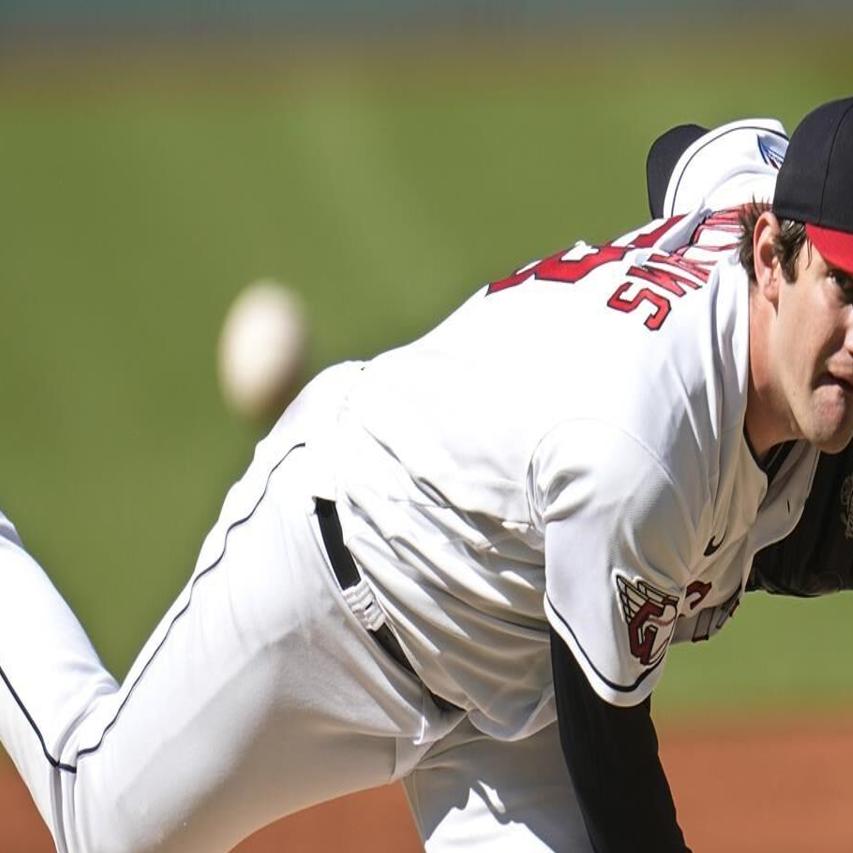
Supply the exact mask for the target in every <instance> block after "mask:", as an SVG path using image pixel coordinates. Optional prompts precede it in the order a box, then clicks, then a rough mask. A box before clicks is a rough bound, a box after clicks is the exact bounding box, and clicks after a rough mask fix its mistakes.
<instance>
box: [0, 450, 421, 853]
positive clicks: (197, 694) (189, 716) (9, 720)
mask: <svg viewBox="0 0 853 853" xmlns="http://www.w3.org/2000/svg"><path fill="white" fill-rule="evenodd" d="M310 470H311V462H310V452H309V451H307V450H305V449H302V448H299V447H297V448H296V449H291V448H290V447H284V446H283V444H282V439H281V437H279V438H276V437H275V435H274V436H273V437H272V438H269V439H267V440H266V442H264V443H262V444H261V445H260V446H259V451H258V454H257V455H256V458H255V461H254V462H253V464H252V466H251V467H250V468H249V470H248V472H247V474H246V475H245V477H244V478H243V479H242V480H241V481H240V482H239V483H238V484H237V485H236V486H234V488H233V489H232V490H231V492H229V495H228V497H227V499H226V501H225V505H224V508H223V511H222V515H221V517H220V519H219V521H218V522H217V524H216V526H215V527H214V529H213V530H212V531H211V533H210V535H209V536H208V537H207V539H206V541H205V543H204V545H203V547H202V550H201V555H200V557H199V561H198V564H197V566H196V569H195V572H194V573H193V575H192V578H191V579H190V582H189V583H188V584H187V586H186V587H185V589H184V590H183V591H182V593H181V594H180V596H179V597H178V599H177V601H175V603H174V604H173V605H172V607H171V608H170V609H169V611H168V612H167V613H166V615H165V617H164V618H163V620H162V621H161V623H160V624H159V625H158V627H157V628H156V629H155V631H154V633H153V634H152V636H151V638H150V639H149V640H148V642H147V643H146V645H145V646H144V648H143V650H142V652H141V653H140V655H139V657H138V659H137V660H136V662H135V663H134V664H133V666H132V668H131V670H130V672H129V674H128V676H127V679H126V680H125V682H124V684H123V685H121V686H120V687H119V686H118V685H117V684H116V682H115V681H114V680H113V679H112V677H111V676H110V675H109V674H108V673H107V672H106V671H105V670H104V668H103V667H102V665H101V663H100V661H99V660H98V658H97V655H96V653H95V651H94V649H93V648H92V646H91V644H90V643H89V641H88V639H87V638H86V635H85V633H84V632H83V630H82V628H81V627H80V625H79V623H78V622H77V620H76V619H75V617H74V616H73V614H72V613H71V611H70V610H69V608H68V607H67V605H66V604H65V602H64V601H63V600H62V598H61V597H60V596H59V594H58V593H57V592H56V590H55V589H54V588H53V586H52V585H51V583H50V581H49V580H48V579H47V577H46V576H45V575H44V573H43V572H42V571H41V569H40V568H39V567H38V565H37V564H36V563H35V562H34V561H33V560H32V558H31V557H30V556H29V555H28V554H27V553H26V551H25V550H24V549H23V547H22V545H21V543H20V541H19V540H18V537H17V535H16V533H15V532H14V529H13V528H12V526H11V525H10V524H9V523H8V522H7V521H6V520H5V518H2V521H0V675H2V683H0V737H1V738H2V741H3V744H4V745H5V746H6V748H7V750H8V751H9V753H10V755H11V756H12V758H13V760H14V762H15V764H16V766H17V767H18V769H19V771H20V773H21V775H22V776H23V778H24V780H25V781H26V783H27V784H28V786H29V788H30V791H31V793H32V795H33V798H34V800H35V802H36V804H37V806H38V808H39V811H40V812H41V814H42V816H43V818H44V820H45V821H46V823H47V824H48V827H49V828H50V831H51V832H52V834H53V837H54V840H55V843H56V846H57V849H59V850H60V851H101V850H103V851H107V850H108V851H110V853H116V851H125V850H127V851H134V853H139V851H144V850H153V849H157V850H181V851H200V852H201V851H203V853H212V851H217V850H228V849H230V848H231V847H232V846H233V845H234V844H236V843H237V842H238V841H239V840H240V839H241V838H243V837H245V836H246V835H248V834H249V833H251V832H252V831H254V830H255V829H257V828H258V827H260V826H263V825H265V824H266V823H269V822H270V821H272V820H274V819H275V818H277V817H279V816H281V815H284V814H287V813H290V812H293V811H296V810H298V809H300V808H303V807H305V806H307V805H309V804H311V803H314V802H319V801H321V800H325V799H328V798H331V797H333V796H337V795H339V794H342V793H345V792H348V791H352V790H356V789H360V788H366V787H370V786H373V785H378V784H382V783H385V782H388V781H391V780H393V779H394V778H396V777H398V776H399V775H401V774H402V773H404V772H407V771H408V770H409V769H410V767H411V764H412V763H413V762H414V761H415V760H417V757H418V756H419V754H420V753H422V752H423V751H424V750H425V749H426V748H427V747H426V745H423V744H425V741H426V740H428V734H426V735H425V733H428V731H429V726H430V722H429V720H428V719H425V717H424V713H425V712H424V707H425V706H426V707H427V708H428V706H429V703H428V702H424V700H423V696H422V690H421V688H420V685H418V684H417V683H416V682H415V681H414V679H412V678H411V677H410V676H409V675H408V673H406V672H405V671H404V670H402V669H400V668H399V667H398V666H397V665H396V664H395V663H394V662H393V661H392V660H390V659H389V658H388V657H387V656H386V655H385V653H384V652H383V651H382V649H381V648H380V647H379V646H377V644H376V643H375V642H374V640H373V638H372V637H371V636H370V635H369V634H368V632H367V631H366V630H365V629H364V628H363V627H362V626H361V625H360V624H359V622H358V621H357V620H356V618H355V617H354V616H353V614H352V613H351V612H350V611H349V610H348V609H347V607H346V604H345V602H344V601H343V598H342V597H341V595H340V594H339V590H338V588H337V586H336V585H335V581H334V578H333V576H332V574H331V572H330V570H329V566H328V563H327V558H326V555H325V552H324V551H323V546H322V542H321V539H320V535H319V531H318V528H317V524H316V517H315V515H314V506H313V501H312V499H311V490H310V487H309V485H308V484H307V483H308V480H309V479H310Z"/></svg>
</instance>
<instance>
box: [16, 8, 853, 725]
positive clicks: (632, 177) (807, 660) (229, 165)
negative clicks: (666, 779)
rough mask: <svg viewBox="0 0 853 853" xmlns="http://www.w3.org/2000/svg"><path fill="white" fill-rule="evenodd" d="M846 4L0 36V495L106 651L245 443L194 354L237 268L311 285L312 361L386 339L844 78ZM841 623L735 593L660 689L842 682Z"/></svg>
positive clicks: (811, 686)
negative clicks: (687, 140)
mask: <svg viewBox="0 0 853 853" xmlns="http://www.w3.org/2000/svg"><path fill="white" fill-rule="evenodd" d="M481 5H483V4H481ZM617 5H618V4H617ZM9 8H14V7H12V6H9V7H7V10H8V9H9ZM21 8H23V6H21ZM706 11H707V10H706ZM0 20H2V16H0ZM850 20H851V19H850V18H849V17H847V18H842V19H839V18H838V17H837V16H833V15H823V16H817V17H815V16H811V15H810V16H808V17H807V16H806V15H805V14H804V13H803V12H799V11H796V10H794V11H790V12H788V13H785V14H783V13H780V12H778V10H774V11H768V10H766V9H765V10H761V9H756V10H754V11H753V13H752V14H746V13H743V12H741V13H738V14H737V17H736V20H735V15H734V13H732V12H727V13H725V14H721V15H719V16H718V17H717V16H715V15H714V14H706V15H705V16H704V17H702V18H700V19H697V18H695V17H693V18H680V19H678V20H674V19H673V18H672V17H671V16H668V15H667V14H663V15H660V14H659V15H657V16H656V17H655V19H654V20H653V21H652V22H645V24H644V25H642V26H641V23H640V21H639V19H638V18H637V17H632V18H624V17H622V16H620V15H614V17H612V18H607V17H606V16H605V17H599V18H594V19H587V18H582V17H578V18H577V20H571V19H568V20H567V19H566V18H565V16H564V18H563V20H562V21H561V24H560V26H559V27H552V28H550V29H549V28H540V29H536V28H527V29H525V30H524V31H523V33H522V34H520V35H519V34H518V33H514V32H513V31H512V29H511V28H507V27H506V26H504V27H500V28H497V29H495V30H494V31H488V30H480V29H478V28H477V27H471V26H468V27H467V28H463V29H461V30H458V31H454V30H453V29H452V28H450V29H447V30H445V31H442V32H437V31H433V32H430V33H429V35H422V36H421V37H417V36H416V35H415V34H413V33H412V32H408V33H406V34H405V35H400V36H399V37H390V36H389V35H388V34H385V35H383V36H381V37H380V36H377V35H375V34H373V35H370V34H367V35H365V34H360V35H359V36H358V38H346V37H345V35H343V34H341V33H340V32H337V33H335V34H331V35H328V36H325V37H324V36H323V35H322V34H316V33H315V34H314V35H312V36H311V37H310V38H307V37H300V38H298V39H288V38H287V37H286V34H282V33H280V32H275V33H268V34H266V35H264V34H262V33H258V32H256V33H254V34H253V35H251V36H247V37H244V38H236V37H235V38H231V39H229V38H221V37H217V38H212V37H206V38H203V39H176V38H161V39H153V40H137V39H133V38H124V39H106V38H94V37H89V38H82V39H81V38H75V39H73V40H70V41H68V40H65V39H63V38H61V37H55V36H53V37H47V38H46V37H45V36H44V33H41V34H39V36H38V37H37V38H36V37H32V34H30V36H27V35H26V33H24V34H23V35H21V37H20V38H15V39H10V38H6V39H5V41H4V42H3V43H4V45H5V47H6V49H5V50H4V51H3V52H2V53H0V323H2V335H0V399H2V404H3V417H2V421H0V423H2V441H1V442H0V472H2V476H0V506H2V507H3V508H4V509H5V510H6V512H8V514H9V515H10V517H11V518H12V519H13V520H14V521H15V522H16V523H17V525H18V528H19V530H20V532H21V534H22V536H23V537H24V539H25V541H26V542H27V543H28V545H29V547H30V548H31V550H32V551H33V552H34V553H35V554H36V555H37V556H38V558H39V559H40V560H41V561H42V563H43V564H44V565H45V566H46V567H47V569H48V571H49V573H50V574H51V576H52V577H53V578H54V580H55V582H56V584H57V585H58V586H59V588H60V589H61V590H62V592H63V593H64V594H65V595H66V596H67V598H68V599H69V601H70V603H71V605H72V607H73V608H74V609H75V610H76V611H77V613H78V614H79V615H80V617H81V620H82V621H83V623H84V624H85V625H86V627H87V628H88V630H89V631H90V633H91V636H92V638H93V641H94V642H95V645H96V646H97V648H98V649H99V651H100V652H101V653H102V655H103V658H104V660H105V662H106V663H107V665H108V666H109V667H110V668H111V669H113V671H114V672H116V674H118V675H121V674H123V673H124V671H125V670H126V669H127V667H128V666H129V664H130V661H131V660H132V657H133V655H134V653H135V651H136V650H137V649H138V647H139V646H140V645H141V643H142V641H143V639H144V638H145V637H146V636H147V634H148V632H149V631H150V630H151V628H152V627H153V625H154V624H155V622H156V620H157V619H158V617H159V615H160V614H161V613H162V611H163V610H164V609H165V607H166V606H167V604H168V603H169V602H170V601H171V599H172V598H173V596H174V595H175V594H176V592H177V591H178V589H179V588H180V587H181V586H182V585H183V583H184V581H185V579H186V578H187V576H188V574H189V572H190V571H191V569H192V566H193V562H194V559H195V554H196V550H197V548H198V546H199V544H200V542H201V539H202V537H203V535H204V534H205V532H206V530H207V529H208V528H209V527H210V525H211V524H212V523H213V521H214V520H215V518H216V515H217V512H218V508H219V505H220V503H221V500H222V497H223V495H224V493H225V490H226V489H227V487H228V486H229V485H230V483H231V482H232V481H233V480H234V479H235V478H236V477H238V476H239V474H240V473H241V471H242V470H243V468H244V467H245V466H246V464H247V462H248V460H249V458H250V456H251V452H252V447H253V444H254V442H255V441H256V439H257V438H258V437H259V433H258V430H257V428H256V427H254V426H252V425H248V424H244V423H240V422H238V421H237V420H236V419H235V418H234V417H233V416H232V415H231V414H229V412H227V411H226V410H225V408H224V405H223V403H222V401H221V399H220V395H219V392H218V389H217V385H216V376H215V349H216V340H217V336H218V333H219V329H220V325H221V322H222V319H223V316H224V313H225V310H226V308H227V306H228V304H229V303H230V301H231V300H232V299H233V298H234V296H235V295H236V294H237V292H238V291H239V290H240V289H241V288H242V287H243V286H245V285H246V284H247V283H248V282H250V281H252V280H253V279H256V278H259V277H262V276H274V277H277V278H279V279H281V280H282V281H285V282H287V283H289V284H291V285H292V286H293V287H294V288H296V289H297V290H298V291H299V292H300V293H301V294H302V295H303V296H304V299H305V302H306V303H307V306H308V311H309V317H310V321H311V325H312V349H311V356H310V371H309V373H313V372H316V371H317V370H319V369H320V368H322V367H323V366H325V365H327V364H329V363H332V362H334V361H337V360H341V359H344V358H348V357H366V356H370V355H371V354H372V353H375V352H377V351H378V350H380V349H383V348H385V347H388V346H389V345H392V344H396V343H399V342H403V341H406V340H408V339H410V338H411V337H413V336H415V335H417V334H419V333H420V332H422V331H425V330H426V329H428V328H429V327H430V326H432V325H433V324H434V323H435V322H436V321H437V320H438V319H440V318H441V317H443V316H444V315H446V314H447V313H448V312H449V311H450V310H451V309H452V308H453V307H454V306H455V305H457V304H458V303H459V302H460V301H461V300H463V299H464V298H465V297H466V296H467V295H468V294H469V293H470V292H471V291H472V290H473V289H475V288H477V287H478V286H479V285H480V284H481V283H483V282H484V281H486V280H488V279H490V278H495V277H499V276H501V275H504V274H506V273H508V272H509V271H510V270H511V269H513V268H514V267H516V266H518V265H519V264H520V263H522V262H524V261H527V260H529V259H532V258H535V257H540V256H542V255H543V254H545V253H548V252H551V251H554V250H555V249H558V248H560V247H561V246H564V245H567V244H569V243H571V242H573V241H574V240H576V239H578V238H581V237H582V238H585V239H589V240H598V239H603V238H607V237H610V236H613V235H614V234H616V233H620V232H622V231H624V230H626V229H628V228H629V227H631V226H633V225H637V224H640V223H641V222H642V221H644V220H645V219H646V218H647V208H646V199H645V180H644V163H645V152H646V150H647V148H648V146H649V144H650V143H651V141H652V140H653V139H654V138H655V137H656V136H657V135H658V134H659V133H660V132H662V131H663V130H664V129H665V128H667V127H669V126H671V125H673V124H676V123H679V122H684V121H695V122H700V123H704V124H715V123H721V122H724V121H728V120H731V119H734V118H739V117H745V116H767V115H770V116H776V117H779V118H781V119H782V120H783V121H784V122H785V123H786V125H787V126H788V128H789V129H792V128H793V127H794V125H795V124H796V123H797V121H798V120H799V119H800V118H801V116H802V115H803V114H804V112H806V111H807V110H808V109H810V108H811V107H812V106H814V105H816V104H817V103H819V102H822V101H825V100H828V99H830V98H832V97H836V96H841V95H847V94H850V85H851V81H853V54H851V51H850V49H849V37H848V36H849V32H850V26H849V25H850ZM19 23H20V22H19ZM735 24H736V26H735ZM24 29H25V28H24ZM17 32H19V33H22V32H23V30H22V29H21V27H20V26H19V27H18V30H17ZM220 35H221V34H220ZM0 41H3V40H2V39H0ZM4 594H9V591H7V592H4ZM12 594H13V593H12ZM851 616H853V600H851V599H850V598H848V597H847V596H845V595H842V596H836V597H832V598H829V599H826V600H822V601H807V602H796V601H794V602H791V601H785V600H781V599H770V598H768V597H766V596H760V595H755V596H752V597H750V598H748V599H747V601H746V602H745V604H744V605H743V606H742V607H741V608H740V610H739V611H738V614H737V617H736V618H735V619H734V621H733V623H732V624H731V625H730V626H727V628H726V630H725V631H724V632H723V633H722V634H721V635H720V636H719V637H717V638H715V639H714V641H713V642H712V643H708V644H705V645H702V646H695V647H694V646H691V647H680V648H677V649H676V650H675V651H674V653H673V654H672V658H671V661H670V663H669V664H668V672H667V674H666V677H665V678H664V680H663V685H662V687H661V688H660V689H659V690H658V692H657V694H656V702H657V708H658V710H659V711H660V712H662V713H664V714H669V713H671V714H680V713H685V712H690V713H697V714H704V713H707V712H709V711H711V712H718V711H725V710H726V709H729V710H732V711H733V712H737V713H742V712H743V710H744V709H753V710H755V711H756V712H759V711H765V710H767V709H770V708H774V709H797V708H805V707H812V706H820V707H824V708H826V707H830V708H831V707H833V706H835V705H841V704H849V703H850V701H851V699H853V667H851V666H850V665H849V664H848V662H847V659H846V653H847V651H848V650H849V649H850V648H851V647H853V618H851Z"/></svg>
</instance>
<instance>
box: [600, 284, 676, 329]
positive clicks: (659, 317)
mask: <svg viewBox="0 0 853 853" xmlns="http://www.w3.org/2000/svg"><path fill="white" fill-rule="evenodd" d="M629 287H631V282H629V281H626V282H625V284H620V285H619V287H617V288H616V290H615V291H614V293H613V295H612V296H611V297H610V299H608V300H607V306H608V308H615V309H616V310H617V311H623V312H624V313H626V314H628V313H630V312H631V311H634V310H636V309H637V308H639V307H640V306H641V305H642V304H643V302H650V303H651V304H652V305H653V306H654V308H655V310H654V313H652V314H649V316H648V317H646V319H645V320H644V321H643V323H644V325H645V327H646V328H647V329H651V330H652V331H653V332H656V331H657V330H658V329H659V328H660V327H661V326H662V325H663V321H664V320H666V318H667V315H668V314H669V310H670V307H671V306H670V304H669V300H668V299H667V298H666V297H665V296H663V295H662V294H660V293H655V291H653V290H650V289H649V288H648V287H641V288H640V289H639V290H638V291H637V292H636V293H635V294H634V295H633V296H632V297H630V298H629V299H625V298H623V296H622V294H623V293H625V291H626V290H627V289H628V288H629Z"/></svg>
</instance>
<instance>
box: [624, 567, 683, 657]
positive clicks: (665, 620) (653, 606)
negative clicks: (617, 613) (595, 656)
mask: <svg viewBox="0 0 853 853" xmlns="http://www.w3.org/2000/svg"><path fill="white" fill-rule="evenodd" d="M616 587H617V589H618V590H619V603H620V604H621V605H622V613H623V614H624V616H625V622H626V623H627V625H628V644H629V646H630V649H631V654H632V655H633V656H634V657H635V658H637V660H639V661H640V663H642V664H644V665H646V666H654V665H655V664H656V663H659V662H660V661H661V660H662V658H663V656H664V654H665V653H666V648H667V646H668V645H669V641H670V638H671V637H672V634H673V631H675V620H676V618H677V616H678V599H677V598H675V597H673V596H671V595H667V593H665V592H661V591H660V590H659V589H655V587H653V586H652V585H651V584H648V583H646V581H644V580H638V581H637V582H636V583H631V581H629V580H628V578H626V577H623V576H622V575H616Z"/></svg>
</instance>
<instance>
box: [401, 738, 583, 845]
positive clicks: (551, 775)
mask: <svg viewBox="0 0 853 853" xmlns="http://www.w3.org/2000/svg"><path fill="white" fill-rule="evenodd" d="M404 785H405V788H406V794H407V796H408V798H409V803H410V805H411V807H412V811H413V813H414V816H415V823H416V825H417V826H418V829H419V831H420V833H421V837H422V838H423V839H424V843H425V847H426V850H427V853H448V852H449V851H451V850H466V851H471V852H472V853H473V851H478V850H479V851H483V853H487V851H488V853H534V851H535V853H544V851H560V853H564V851H565V853H568V851H571V853H591V851H592V846H591V845H590V842H589V838H588V837H587V833H586V828H585V827H584V823H583V818H582V816H581V813H580V810H579V808H578V805H577V800H576V798H575V794H574V789H573V787H572V783H571V780H570V779H569V775H568V771H567V770H566V766H565V762H564V760H563V753H562V750H561V748H560V740H559V733H558V731H557V726H556V724H554V725H551V726H549V727H548V728H546V729H544V730H543V731H541V732H539V733H538V734H535V735H533V736H532V737H529V738H525V739H523V740H519V741H512V742H508V741H497V740H495V739H494V738H490V737H488V736H486V735H484V734H482V733H481V732H478V731H477V730H476V729H475V728H474V727H473V726H472V725H471V724H470V723H469V722H467V721H466V722H464V723H462V724H461V725H460V726H459V727H458V728H457V729H456V730H455V731H453V732H452V733H451V734H450V735H448V736H447V737H446V738H444V739H443V740H442V741H441V742H440V743H438V744H435V745H434V746H433V747H432V748H431V749H430V751H429V752H427V753H426V755H425V756H424V758H423V759H422V760H421V761H420V762H419V764H418V767H417V769H416V770H415V771H414V772H413V773H412V774H411V775H409V776H408V777H407V778H406V779H405V780H404Z"/></svg>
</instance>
